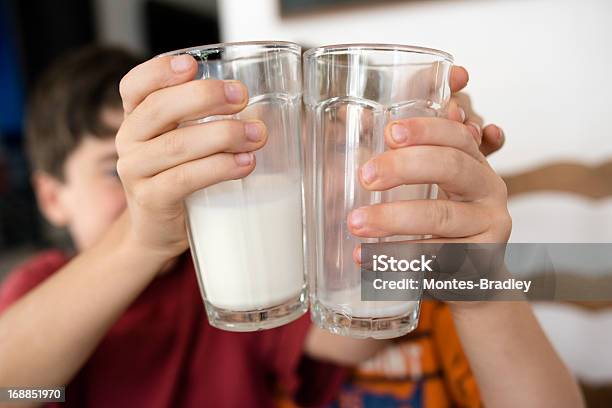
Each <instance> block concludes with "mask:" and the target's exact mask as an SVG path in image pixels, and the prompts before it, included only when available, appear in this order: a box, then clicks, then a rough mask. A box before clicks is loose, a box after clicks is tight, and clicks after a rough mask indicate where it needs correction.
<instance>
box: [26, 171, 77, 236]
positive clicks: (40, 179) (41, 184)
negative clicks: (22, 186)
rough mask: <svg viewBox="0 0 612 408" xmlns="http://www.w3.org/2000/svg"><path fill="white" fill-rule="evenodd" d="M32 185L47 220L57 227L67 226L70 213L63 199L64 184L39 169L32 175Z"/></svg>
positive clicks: (39, 206)
mask: <svg viewBox="0 0 612 408" xmlns="http://www.w3.org/2000/svg"><path fill="white" fill-rule="evenodd" d="M32 185H33V186H34V192H35V194H36V201H37V202H38V208H39V209H40V211H41V212H42V214H43V215H44V216H45V218H46V219H47V221H49V223H50V224H52V225H53V226H55V227H60V228H61V227H65V226H66V225H67V224H68V213H67V211H66V208H65V207H64V204H63V201H62V200H61V194H62V191H63V188H64V184H63V183H62V182H61V181H60V180H58V179H57V178H56V177H54V176H52V175H50V174H48V173H45V172H41V171H37V172H35V173H34V174H33V175H32Z"/></svg>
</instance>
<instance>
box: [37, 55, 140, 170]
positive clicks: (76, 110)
mask: <svg viewBox="0 0 612 408" xmlns="http://www.w3.org/2000/svg"><path fill="white" fill-rule="evenodd" d="M141 61H142V60H141V59H140V58H138V57H136V56H134V55H132V54H130V53H129V52H127V51H125V50H123V49H120V48H115V47H104V46H90V47H87V48H84V49H81V50H78V51H76V52H72V53H70V54H69V55H66V56H64V57H61V58H59V59H58V60H57V61H56V62H55V63H53V64H52V65H51V66H50V67H49V68H48V69H47V71H46V72H45V73H44V74H43V75H42V77H41V78H40V80H39V81H38V83H37V84H36V86H35V88H34V90H33V92H32V94H31V97H30V100H29V106H28V113H27V119H26V138H27V150H28V155H29V159H30V165H31V168H32V170H40V171H44V172H46V173H49V174H50V175H53V176H55V177H57V178H58V179H63V177H64V164H65V162H66V159H67V158H68V156H69V155H70V154H71V153H72V152H73V151H74V149H76V148H77V147H78V145H79V144H80V143H81V140H82V139H83V137H85V135H90V136H93V137H99V138H102V137H109V136H114V134H115V132H116V131H117V129H111V128H109V127H108V125H106V124H105V123H104V122H103V120H102V115H101V113H102V111H103V110H104V109H105V108H118V109H120V108H121V96H120V95H119V82H120V81H121V78H122V77H123V76H124V75H125V74H126V73H127V72H128V71H129V70H130V69H131V68H132V67H134V66H135V65H138V64H139V63H140V62H141Z"/></svg>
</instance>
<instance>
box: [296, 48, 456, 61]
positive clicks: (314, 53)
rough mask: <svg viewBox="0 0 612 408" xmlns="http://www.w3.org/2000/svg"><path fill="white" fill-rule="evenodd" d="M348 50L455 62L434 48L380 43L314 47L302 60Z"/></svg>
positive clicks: (445, 53)
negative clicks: (404, 54) (412, 55)
mask: <svg viewBox="0 0 612 408" xmlns="http://www.w3.org/2000/svg"><path fill="white" fill-rule="evenodd" d="M350 50H361V51H400V52H406V53H415V54H425V55H431V56H437V57H440V58H443V59H444V60H446V61H447V62H450V63H451V64H453V63H454V62H455V59H454V57H453V56H452V54H450V53H448V52H446V51H442V50H437V49H435V48H427V47H420V46H416V45H404V44H382V43H347V44H330V45H323V46H320V47H315V48H311V49H309V50H307V51H306V52H305V53H304V59H305V60H310V59H314V58H317V57H320V56H323V55H326V54H332V53H334V52H338V51H350Z"/></svg>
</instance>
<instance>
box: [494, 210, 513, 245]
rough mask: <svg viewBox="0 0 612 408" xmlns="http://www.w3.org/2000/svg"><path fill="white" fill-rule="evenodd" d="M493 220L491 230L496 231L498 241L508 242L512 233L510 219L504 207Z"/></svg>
mask: <svg viewBox="0 0 612 408" xmlns="http://www.w3.org/2000/svg"><path fill="white" fill-rule="evenodd" d="M492 218H493V228H494V229H495V230H496V231H497V234H496V235H498V239H501V240H502V241H504V242H505V241H508V239H509V238H510V233H511V231H512V217H511V216H510V213H509V212H508V209H507V208H505V207H504V209H503V211H498V212H497V213H496V215H495V216H494V217H492Z"/></svg>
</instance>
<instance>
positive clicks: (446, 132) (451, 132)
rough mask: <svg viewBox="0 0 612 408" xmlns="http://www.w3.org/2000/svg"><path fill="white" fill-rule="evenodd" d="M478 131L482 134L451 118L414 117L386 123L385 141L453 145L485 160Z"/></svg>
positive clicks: (391, 144)
mask: <svg viewBox="0 0 612 408" xmlns="http://www.w3.org/2000/svg"><path fill="white" fill-rule="evenodd" d="M476 132H478V134H480V131H477V130H476V129H474V128H473V127H472V126H466V125H464V124H462V123H459V122H456V121H452V120H448V119H442V118H410V119H402V120H397V121H395V122H391V123H389V124H388V125H387V126H386V127H385V142H386V143H387V145H388V146H389V147H390V148H392V149H398V148H401V147H407V146H418V145H432V146H447V147H453V148H455V149H459V150H461V151H463V152H465V153H467V154H469V155H470V156H472V157H473V158H475V159H476V160H479V161H484V160H485V159H484V156H483V155H482V153H480V151H479V150H478V145H477V143H478V140H477V139H479V138H478V137H477V136H476ZM475 140H476V143H475Z"/></svg>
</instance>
